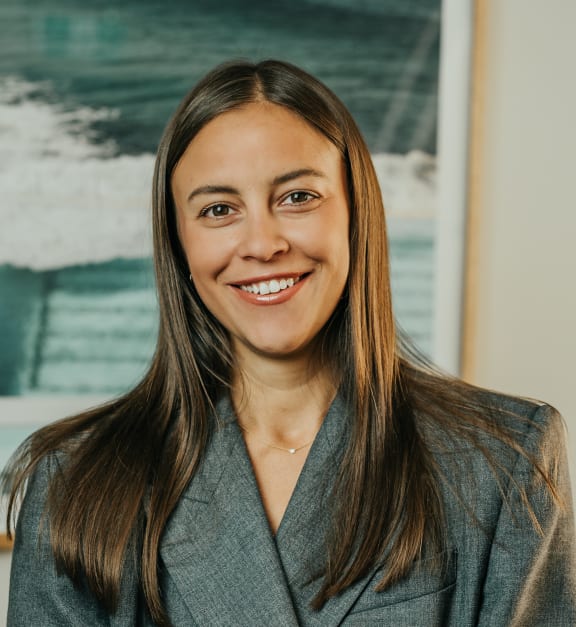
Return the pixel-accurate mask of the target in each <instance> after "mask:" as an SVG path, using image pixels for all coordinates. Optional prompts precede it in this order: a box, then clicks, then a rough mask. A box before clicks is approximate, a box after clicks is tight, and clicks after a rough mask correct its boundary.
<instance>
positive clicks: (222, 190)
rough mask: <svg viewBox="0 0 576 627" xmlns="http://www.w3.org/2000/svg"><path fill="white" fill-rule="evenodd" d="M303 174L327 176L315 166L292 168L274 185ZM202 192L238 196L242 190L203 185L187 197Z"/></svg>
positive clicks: (188, 199) (274, 181) (275, 179)
mask: <svg viewBox="0 0 576 627" xmlns="http://www.w3.org/2000/svg"><path fill="white" fill-rule="evenodd" d="M302 176H315V177H318V178H326V175H325V174H323V173H322V172H320V171H319V170H315V169H314V168H299V169H298V170H292V171H290V172H286V173H285V174H280V175H278V176H276V177H275V178H274V179H273V180H272V185H282V184H283V183H289V182H290V181H293V180H295V179H298V178H300V177H302ZM201 194H235V195H236V196H239V195H240V192H239V191H238V190H237V189H236V188H235V187H230V186H229V185H202V186H201V187H196V188H195V189H193V190H192V191H191V192H190V193H189V194H188V198H187V199H186V201H187V202H190V201H191V200H192V199H193V198H195V197H196V196H200V195H201Z"/></svg>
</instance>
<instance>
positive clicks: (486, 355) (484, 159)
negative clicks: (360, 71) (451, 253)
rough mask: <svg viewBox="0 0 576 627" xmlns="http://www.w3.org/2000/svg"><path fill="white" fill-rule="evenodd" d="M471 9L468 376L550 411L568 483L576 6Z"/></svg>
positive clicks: (573, 421) (572, 407)
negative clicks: (564, 445) (563, 449)
mask: <svg viewBox="0 0 576 627" xmlns="http://www.w3.org/2000/svg"><path fill="white" fill-rule="evenodd" d="M476 12H477V15H476V22H475V26H476V29H477V35H478V38H477V44H479V46H480V47H479V48H477V51H478V57H477V59H476V61H477V63H476V71H477V74H476V78H477V80H476V88H475V89H474V100H475V102H476V105H477V108H476V109H475V114H474V118H473V120H474V121H473V141H474V144H473V153H472V154H473V160H472V171H473V175H474V176H473V180H472V185H471V193H472V197H471V199H472V216H471V223H470V230H471V232H470V237H471V238H472V239H471V241H470V245H471V259H470V263H471V266H470V268H469V269H470V271H471V273H470V276H469V278H470V282H469V283H468V294H467V301H466V307H465V311H466V316H465V338H466V339H465V351H464V360H463V363H464V375H465V376H466V377H467V378H469V379H471V380H473V381H475V382H477V383H479V384H481V385H485V386H488V387H493V388H496V389H500V390H504V391H507V392H513V393H517V394H521V395H525V396H533V397H537V398H541V399H544V400H546V401H548V402H550V403H551V404H553V405H555V406H557V407H558V409H560V410H561V411H562V413H563V414H564V416H565V418H566V421H567V424H568V429H569V432H570V450H569V456H570V459H571V464H572V477H573V478H574V479H576V194H575V191H576V130H575V129H576V80H575V78H574V77H575V69H574V61H575V60H576V38H575V37H574V27H575V26H576V2H574V0H528V1H527V0H478V1H477V4H476Z"/></svg>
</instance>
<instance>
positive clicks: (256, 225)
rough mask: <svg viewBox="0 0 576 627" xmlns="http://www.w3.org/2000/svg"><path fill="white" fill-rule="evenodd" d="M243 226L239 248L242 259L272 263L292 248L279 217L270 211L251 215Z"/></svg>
mask: <svg viewBox="0 0 576 627" xmlns="http://www.w3.org/2000/svg"><path fill="white" fill-rule="evenodd" d="M242 226H243V228H242V234H241V240H240V242H239V246H238V254H239V255H240V256H241V257H244V258H246V259H257V260H259V261H270V260H272V259H273V258H274V257H275V256H277V255H279V254H281V253H285V252H287V251H288V250H289V248H290V245H289V243H288V239H287V237H286V235H285V233H283V229H282V227H281V224H280V223H279V219H278V217H277V216H275V215H274V214H273V213H272V212H270V211H269V210H266V211H260V212H257V213H256V212H254V213H251V214H249V215H248V216H247V217H246V219H245V220H244V224H243V225H242Z"/></svg>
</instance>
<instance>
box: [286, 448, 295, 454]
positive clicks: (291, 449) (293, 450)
mask: <svg viewBox="0 0 576 627" xmlns="http://www.w3.org/2000/svg"><path fill="white" fill-rule="evenodd" d="M288 452H289V453H290V455H294V453H295V452H296V449H295V448H289V449H288Z"/></svg>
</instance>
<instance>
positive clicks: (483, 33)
mask: <svg viewBox="0 0 576 627" xmlns="http://www.w3.org/2000/svg"><path fill="white" fill-rule="evenodd" d="M488 3H489V0H475V2H474V16H473V19H474V25H473V42H472V44H473V49H472V80H471V82H470V85H471V87H470V89H471V95H470V102H471V105H470V107H471V110H470V134H469V157H468V164H469V165H468V202H467V205H468V211H467V220H466V245H465V253H464V297H463V303H464V306H463V319H462V342H461V355H460V364H461V376H462V378H464V379H466V380H467V381H471V382H474V379H475V376H476V357H477V356H476V333H477V330H478V327H477V315H478V314H477V312H478V291H479V286H478V273H479V265H480V230H481V219H480V215H481V209H482V182H483V172H482V165H483V148H484V144H483V137H484V113H485V84H486V81H485V78H486V51H487V41H486V40H487V29H488V25H487V12H488V8H487V5H488Z"/></svg>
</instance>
